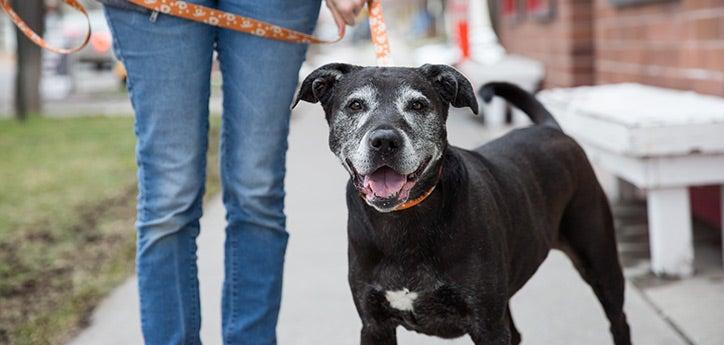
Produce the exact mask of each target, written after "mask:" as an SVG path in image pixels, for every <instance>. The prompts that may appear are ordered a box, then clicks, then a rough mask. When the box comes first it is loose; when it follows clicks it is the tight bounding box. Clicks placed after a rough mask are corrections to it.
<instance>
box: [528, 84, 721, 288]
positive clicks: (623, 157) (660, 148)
mask: <svg viewBox="0 0 724 345" xmlns="http://www.w3.org/2000/svg"><path fill="white" fill-rule="evenodd" d="M538 96H539V98H540V99H541V101H543V103H544V104H545V105H546V106H547V107H548V108H549V109H550V110H551V112H552V113H553V114H554V115H555V116H556V118H557V119H558V121H559V122H560V124H561V126H562V127H563V129H564V130H565V131H566V133H568V134H569V135H571V136H572V137H574V138H575V139H576V140H578V141H579V142H580V143H581V144H582V145H583V147H584V148H585V150H586V153H587V154H588V156H589V158H590V160H591V161H592V162H593V164H594V165H596V166H597V168H599V169H603V170H604V171H606V172H608V173H610V174H612V175H614V176H617V177H620V178H622V179H624V180H627V181H629V182H631V183H632V184H634V185H635V186H637V187H638V188H641V189H642V190H644V191H645V192H646V198H647V205H648V206H647V208H648V219H649V237H650V246H651V266H652V270H653V271H654V273H656V274H657V275H663V276H673V277H686V276H690V275H692V274H693V259H694V247H693V241H692V225H691V208H690V205H689V192H688V189H687V187H690V186H699V185H717V184H718V185H722V184H724V99H722V98H718V97H712V96H703V95H700V94H696V93H693V92H684V91H674V90H669V89H662V88H655V87H649V86H643V85H639V84H611V85H602V86H593V87H578V88H569V89H552V90H546V91H543V92H541V93H539V95H538ZM722 190H724V188H722ZM722 194H724V192H722ZM723 204H724V203H723ZM722 209H724V206H723V207H722Z"/></svg>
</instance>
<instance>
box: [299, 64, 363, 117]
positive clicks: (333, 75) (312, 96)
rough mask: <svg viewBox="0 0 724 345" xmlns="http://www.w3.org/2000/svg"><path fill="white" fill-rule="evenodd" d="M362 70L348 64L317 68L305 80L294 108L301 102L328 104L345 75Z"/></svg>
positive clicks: (327, 65)
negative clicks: (336, 86) (336, 85)
mask: <svg viewBox="0 0 724 345" xmlns="http://www.w3.org/2000/svg"><path fill="white" fill-rule="evenodd" d="M361 68H362V67H360V66H355V65H349V64H346V63H330V64H326V65H324V66H322V67H319V68H317V69H316V70H314V71H313V72H312V73H310V74H309V75H308V76H307V77H306V78H304V81H303V82H302V86H300V87H299V91H297V96H296V97H295V99H294V103H292V108H294V107H296V106H297V103H299V101H307V102H309V103H317V102H322V104H324V103H326V101H327V100H328V98H329V95H330V94H331V91H332V89H333V88H334V85H335V84H336V83H337V81H339V79H340V78H342V76H344V75H345V74H347V73H350V72H353V71H356V70H359V69H361Z"/></svg>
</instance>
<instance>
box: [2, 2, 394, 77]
mask: <svg viewBox="0 0 724 345" xmlns="http://www.w3.org/2000/svg"><path fill="white" fill-rule="evenodd" d="M63 2H65V3H66V4H68V5H70V6H71V7H73V8H75V9H77V10H78V11H80V12H82V13H83V14H84V15H85V16H86V19H87V20H88V32H87V33H86V36H85V39H84V40H83V43H82V44H81V45H79V46H77V47H75V48H70V49H64V48H56V47H52V46H50V45H49V44H48V43H47V42H45V41H44V40H43V38H42V37H40V35H38V34H36V33H35V32H33V30H32V29H30V27H29V26H28V25H27V24H26V23H25V22H24V21H23V20H22V19H21V18H20V16H18V15H17V14H16V13H15V11H13V9H12V7H10V2H9V0H0V6H2V9H3V10H4V11H5V12H7V14H8V15H9V16H10V20H12V21H13V23H15V25H17V26H18V28H19V29H20V31H22V32H23V33H24V34H25V36H27V37H28V38H29V39H30V40H31V41H33V42H34V43H35V44H37V45H39V46H41V47H43V48H45V49H48V50H50V51H53V52H56V53H60V54H70V53H73V52H76V51H79V50H81V49H83V47H85V46H86V45H87V44H88V41H89V39H90V34H91V31H90V19H89V18H88V13H87V12H86V10H85V8H83V6H82V5H81V4H80V3H78V1H77V0H63ZM128 2H130V3H133V4H135V5H138V6H141V7H143V8H146V9H149V10H151V11H156V12H159V13H164V14H168V15H171V16H175V17H180V18H184V19H188V20H192V21H195V22H199V23H204V24H208V25H212V26H218V27H220V28H224V29H229V30H234V31H239V32H243V33H246V34H250V35H255V36H259V37H263V38H267V39H272V40H278V41H284V42H292V43H306V44H324V43H335V42H338V41H339V40H341V39H342V37H344V26H341V27H340V28H339V36H338V37H337V39H334V40H322V39H319V38H317V37H314V36H312V35H308V34H305V33H303V32H299V31H295V30H291V29H287V28H284V27H281V26H277V25H274V24H270V23H267V22H264V21H261V20H257V19H254V18H249V17H244V16H240V15H238V14H233V13H229V12H224V11H219V10H217V9H213V8H209V7H206V6H201V5H196V4H193V3H190V2H187V1H182V0H128ZM367 6H368V8H369V21H370V32H371V37H372V43H373V44H374V46H375V55H376V56H377V63H378V64H379V65H381V66H387V65H389V64H391V58H390V45H389V41H388V40H387V27H386V26H385V19H384V16H383V13H382V3H381V2H380V0H369V1H368V3H367Z"/></svg>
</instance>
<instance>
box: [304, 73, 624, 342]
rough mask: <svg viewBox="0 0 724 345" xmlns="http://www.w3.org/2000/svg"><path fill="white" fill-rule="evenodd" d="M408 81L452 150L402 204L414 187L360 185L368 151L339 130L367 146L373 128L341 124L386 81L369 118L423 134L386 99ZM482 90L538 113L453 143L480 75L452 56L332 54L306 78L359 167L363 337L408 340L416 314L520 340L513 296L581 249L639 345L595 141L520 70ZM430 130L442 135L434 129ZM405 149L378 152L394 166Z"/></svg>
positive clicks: (579, 264)
mask: <svg viewBox="0 0 724 345" xmlns="http://www.w3.org/2000/svg"><path fill="white" fill-rule="evenodd" d="M401 84H404V85H408V86H409V85H413V86H414V88H415V89H416V90H418V91H419V92H420V94H422V95H423V96H421V97H424V98H426V99H427V100H428V101H429V103H430V104H429V105H428V108H427V109H429V110H428V111H427V112H426V113H425V114H427V115H424V116H428V117H430V116H432V117H436V118H437V119H438V120H439V121H437V122H439V124H437V126H439V127H438V128H434V129H432V130H430V129H427V130H426V131H427V132H425V133H424V134H425V135H428V137H427V138H426V139H424V140H427V141H433V142H435V143H434V144H435V145H436V146H435V147H437V148H440V149H441V150H442V151H441V152H442V153H441V154H440V156H439V158H437V159H435V161H433V162H430V163H428V168H425V171H424V173H423V174H422V176H420V177H419V178H418V179H419V180H418V181H417V184H416V185H415V187H414V188H413V190H412V193H411V194H410V196H409V199H412V198H415V197H417V196H419V195H421V194H422V193H424V191H426V190H428V189H429V188H431V187H432V186H435V189H434V191H433V193H432V194H431V195H430V196H429V197H428V198H427V199H426V200H425V201H424V202H422V203H420V204H419V205H417V206H415V207H412V208H410V209H406V210H402V211H393V208H391V207H392V206H394V205H399V204H400V203H402V202H404V201H405V200H396V199H394V198H392V199H385V200H383V201H384V202H380V201H379V200H377V199H379V198H377V196H376V195H374V196H372V197H370V199H364V198H361V197H360V193H361V192H362V190H361V189H360V185H359V183H358V182H359V181H358V180H359V176H357V175H358V174H359V173H358V171H357V170H358V169H357V168H356V167H355V165H354V164H357V163H355V162H351V161H349V160H348V156H346V154H345V149H344V148H340V146H344V144H345V143H340V142H339V140H348V141H350V142H352V143H353V144H354V145H357V146H355V147H358V146H359V145H358V144H357V140H359V137H355V138H350V135H340V134H339V133H340V131H345V130H347V131H348V130H349V128H346V129H345V128H338V127H340V126H349V123H350V121H351V120H349V118H351V117H350V116H349V114H346V113H345V110H344V109H345V108H344V106H345V105H344V102H345V101H344V99H345V98H344V97H345V96H346V94H347V93H349V92H352V91H353V90H355V89H356V88H359V87H360V86H363V85H372V87H373V88H375V89H376V90H383V92H378V93H377V94H378V96H375V97H377V98H375V102H377V103H379V104H381V105H377V106H376V108H375V109H379V111H376V112H373V111H371V113H370V115H365V116H366V117H369V119H367V120H365V121H367V122H372V123H374V125H369V126H368V125H366V123H362V124H359V125H356V128H357V129H356V130H355V131H373V130H374V126H379V125H380V124H382V125H386V126H388V127H392V128H395V129H397V128H399V131H401V132H404V133H405V134H404V135H410V136H422V134H420V133H416V132H415V131H414V130H412V129H410V128H405V127H404V126H406V124H405V123H404V121H403V120H400V119H401V118H402V117H395V116H393V114H391V113H394V112H395V111H396V110H395V109H400V108H399V107H398V108H394V107H387V108H385V104H387V102H392V100H391V99H393V98H394V97H393V96H389V95H394V94H395V92H394V88H395V87H398V86H399V85H401ZM380 93H383V95H379V94H380ZM480 93H481V96H482V97H483V98H484V99H486V101H488V100H490V98H492V96H493V95H498V96H502V97H503V98H505V99H506V100H508V101H509V102H510V103H512V104H513V105H515V106H517V107H519V108H521V109H522V110H523V111H524V112H526V113H527V114H528V116H530V118H531V119H532V120H533V122H534V123H535V125H533V126H530V127H527V128H522V129H517V130H513V131H512V132H511V133H509V134H507V135H505V136H503V137H502V138H499V139H497V140H494V141H491V142H490V143H488V144H486V145H484V146H482V147H480V148H477V149H475V150H472V151H468V150H463V149H460V148H457V147H453V146H449V145H447V138H446V137H445V136H446V131H445V126H444V122H445V119H446V118H447V107H448V105H450V104H452V105H453V106H457V107H462V106H469V107H470V108H471V109H473V110H474V111H477V101H476V98H475V95H474V94H473V92H472V88H471V86H470V84H469V82H468V81H467V80H466V79H465V78H464V77H463V76H462V75H461V74H460V73H458V72H457V71H455V70H454V69H452V68H451V67H447V66H441V65H434V66H431V65H425V66H423V67H421V68H418V69H415V68H374V67H368V68H362V67H358V66H351V65H344V64H332V65H327V66H324V67H322V68H320V69H318V70H317V71H315V72H313V73H312V74H311V75H310V76H309V77H307V79H306V80H305V81H304V83H303V84H302V87H301V89H300V92H299V95H298V100H299V99H302V100H305V101H310V102H317V101H321V102H322V106H323V107H324V110H325V113H326V115H327V120H328V121H329V123H330V130H331V135H330V147H331V148H332V151H333V152H335V154H337V155H338V156H339V158H340V160H342V162H343V164H344V165H345V167H346V168H347V169H348V170H349V172H350V174H351V176H352V179H351V181H350V183H349V184H348V188H347V205H348V209H349V222H348V235H349V283H350V286H351V288H352V294H353V296H354V302H355V305H356V307H357V310H358V312H359V314H360V317H361V319H362V322H363V328H362V334H361V343H362V344H363V345H388V344H396V336H395V329H396V327H397V326H399V325H402V326H404V327H405V328H407V329H410V330H414V331H417V332H420V333H424V334H429V335H435V336H439V337H444V338H453V337H459V336H462V335H465V334H468V335H469V336H470V337H471V338H472V340H473V341H474V342H475V344H505V345H507V344H518V343H520V340H521V337H520V334H519V333H518V331H517V330H516V328H515V325H514V323H513V319H512V316H511V313H510V310H509V307H508V301H509V300H510V298H511V297H512V296H513V295H514V294H515V293H516V292H517V291H518V290H519V289H520V288H521V287H522V286H523V285H524V284H525V283H526V281H527V280H528V279H529V278H530V277H531V276H532V275H533V274H534V273H535V272H536V270H537V269H538V267H539V265H540V264H541V263H542V262H543V260H544V259H545V258H546V256H547V255H548V252H549V251H550V250H551V249H553V248H556V249H561V250H563V251H564V252H565V253H566V254H568V256H569V257H570V258H571V259H572V261H573V262H574V264H575V266H576V268H577V269H578V270H579V272H580V273H581V275H582V277H583V279H584V280H585V281H586V282H588V284H590V286H591V287H592V288H593V290H594V292H595V294H596V296H597V297H598V299H599V301H600V303H601V305H602V306H603V309H604V311H605V313H606V316H607V317H608V319H609V321H610V330H611V333H612V335H613V339H614V342H615V344H617V345H625V344H630V336H629V327H628V324H627V321H626V316H625V314H624V311H623V301H624V278H623V275H622V272H621V267H620V265H619V261H618V256H617V249H616V242H615V238H614V229H613V221H612V216H611V211H610V209H609V205H608V202H607V199H606V196H605V195H604V193H603V191H602V189H601V187H600V185H599V183H598V181H597V179H596V176H595V175H594V172H593V169H592V167H591V165H590V163H589V162H588V160H587V158H586V155H585V153H584V152H583V150H582V149H581V147H580V146H579V145H578V144H577V143H576V142H575V141H574V140H573V139H571V138H570V137H569V136H567V135H566V134H564V133H563V132H562V131H561V129H560V127H559V126H558V124H557V123H556V121H555V120H554V118H553V117H552V116H551V114H550V113H548V111H546V109H545V108H544V107H543V106H542V105H541V104H540V103H539V102H538V101H537V100H536V99H535V98H534V97H533V96H532V95H530V94H529V93H527V92H525V91H523V90H521V89H519V88H518V87H516V86H514V85H511V84H507V83H490V84H488V85H486V86H484V87H483V88H482V89H481V91H480ZM386 97H387V98H386ZM390 97H391V98H390ZM388 98H390V99H388ZM298 100H297V101H298ZM377 103H376V104H377ZM355 108H356V106H355ZM405 109H406V108H405ZM338 116H345V119H346V120H344V121H341V120H339V119H336V117H338ZM422 118H423V117H422V115H421V116H420V117H419V119H420V120H419V121H423V120H422ZM425 121H428V123H437V122H436V121H432V120H430V119H427V120H425ZM429 126H431V125H428V126H426V127H429ZM408 127H409V124H408ZM413 127H414V126H413ZM385 128H387V127H385ZM430 133H435V135H436V136H437V137H435V138H432V139H430V138H429V134H430ZM412 141H413V142H414V139H413V140H412ZM361 145H362V146H364V145H365V144H364V143H362V144H361ZM373 156H374V155H373ZM396 159H397V158H394V157H393V158H390V157H387V158H384V159H382V158H381V159H380V161H379V162H377V163H374V162H373V163H369V162H367V161H365V163H364V164H373V168H376V167H378V166H389V167H392V168H394V167H395V164H396V163H395V160H396ZM399 159H402V158H399ZM440 166H441V167H442V174H441V175H439V178H438V175H437V173H436V172H437V171H438V169H437V168H438V167H440ZM400 171H401V170H400ZM405 173H407V172H405ZM551 288H553V287H551ZM408 302H409V303H408ZM396 303H397V304H396ZM405 303H408V304H409V305H408V304H405ZM551 312H559V311H551ZM541 322H545V320H541Z"/></svg>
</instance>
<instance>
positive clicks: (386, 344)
mask: <svg viewBox="0 0 724 345" xmlns="http://www.w3.org/2000/svg"><path fill="white" fill-rule="evenodd" d="M360 345H397V334H396V332H395V328H394V327H390V326H379V325H375V326H372V325H365V326H363V327H362V339H361V340H360Z"/></svg>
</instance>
